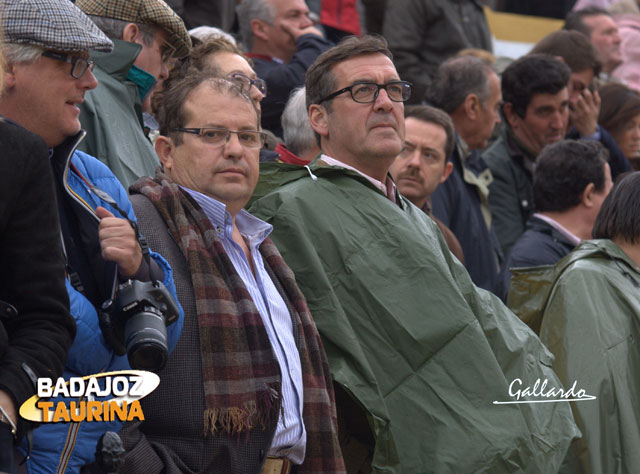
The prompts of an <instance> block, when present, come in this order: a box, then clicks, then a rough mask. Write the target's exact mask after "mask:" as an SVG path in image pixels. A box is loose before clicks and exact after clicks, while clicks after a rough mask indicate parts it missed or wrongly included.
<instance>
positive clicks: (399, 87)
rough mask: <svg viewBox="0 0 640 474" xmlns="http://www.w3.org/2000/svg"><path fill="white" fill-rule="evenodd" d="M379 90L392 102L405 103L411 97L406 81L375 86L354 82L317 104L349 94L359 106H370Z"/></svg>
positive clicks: (408, 84)
mask: <svg viewBox="0 0 640 474" xmlns="http://www.w3.org/2000/svg"><path fill="white" fill-rule="evenodd" d="M380 89H384V90H385V91H386V92H387V95H388V96H389V99H390V100H392V101H394V102H406V101H407V100H409V97H411V83H410V82H407V81H390V82H387V83H385V84H376V83H375V82H356V83H355V84H351V85H350V86H348V87H345V88H344V89H340V90H339V91H335V92H333V93H331V94H329V95H328V96H326V97H324V98H323V99H320V100H319V101H318V104H321V103H322V102H326V101H327V100H331V99H333V98H334V97H336V96H338V95H340V94H344V93H345V92H349V93H350V94H351V98H352V99H353V100H354V101H355V102H358V103H359V104H370V103H372V102H375V101H376V100H377V99H378V95H379V94H380Z"/></svg>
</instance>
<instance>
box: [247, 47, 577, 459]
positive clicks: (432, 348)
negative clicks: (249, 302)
mask: <svg viewBox="0 0 640 474" xmlns="http://www.w3.org/2000/svg"><path fill="white" fill-rule="evenodd" d="M306 90H307V106H308V112H309V119H310V121H311V126H312V128H313V129H314V131H315V133H316V135H317V136H318V137H319V143H320V148H321V150H322V154H321V155H320V156H319V157H318V158H316V160H315V161H313V162H312V163H311V164H309V165H308V166H305V167H292V166H287V165H282V164H277V163H263V164H261V181H262V182H261V185H262V186H263V187H269V186H272V189H273V190H272V191H271V192H268V193H267V194H266V195H265V196H264V197H262V198H260V199H258V200H256V201H255V202H254V203H253V205H252V206H251V207H250V210H251V212H252V213H255V215H257V216H259V217H260V218H261V219H264V220H265V221H267V222H268V223H270V224H271V225H273V226H274V231H273V234H272V235H273V240H274V242H275V243H276V245H277V246H278V248H279V249H280V251H281V252H282V256H283V257H284V259H285V261H287V263H288V264H289V265H290V266H291V268H292V270H293V271H294V273H295V275H296V279H297V281H298V282H299V284H300V288H301V290H302V292H303V293H304V295H305V296H306V298H307V301H308V303H309V308H310V309H311V312H312V314H313V315H314V319H315V321H316V324H317V327H318V330H319V331H320V334H321V336H322V338H323V342H324V344H325V347H326V348H327V356H328V359H329V365H330V367H331V370H332V376H333V380H334V388H335V393H336V409H337V414H338V420H339V426H340V433H339V434H340V441H341V447H342V450H343V455H344V459H345V464H346V466H347V471H348V472H371V471H372V470H373V471H375V472H478V471H483V472H505V471H506V470H523V471H524V470H528V471H532V472H556V471H557V470H558V468H559V467H560V464H561V462H562V460H563V458H564V456H565V453H566V451H567V448H568V446H569V443H570V442H571V440H572V439H573V438H574V437H575V436H577V435H578V430H577V429H576V426H575V423H574V421H573V418H572V415H571V411H570V409H569V408H568V407H567V406H566V405H565V404H560V403H538V404H530V405H512V404H507V405H505V404H494V401H508V400H511V399H512V398H511V397H510V391H509V386H510V384H512V383H513V382H512V381H513V380H517V379H519V380H520V382H522V383H523V384H524V386H526V385H533V384H534V383H535V381H536V380H537V379H541V380H545V379H546V380H547V381H548V384H549V385H550V386H557V387H560V386H561V385H560V382H559V380H558V378H557V377H556V375H555V374H554V373H553V371H552V370H551V369H550V368H549V362H550V361H551V355H550V354H549V352H548V351H547V350H546V349H545V347H544V346H543V345H542V344H541V343H540V340H539V339H538V338H537V337H536V335H535V334H534V333H533V332H531V330H529V329H528V328H527V327H526V326H525V325H524V324H523V323H522V322H521V321H520V320H518V318H517V317H516V316H514V315H513V314H512V313H511V312H510V311H509V310H508V309H507V308H506V307H505V306H504V305H503V304H502V303H501V302H500V300H499V299H498V298H496V297H495V296H493V295H492V294H490V293H488V292H487V291H485V290H482V289H480V288H478V287H476V286H475V285H474V284H473V282H472V281H471V279H470V277H469V274H468V273H467V271H466V270H465V269H464V267H463V266H462V264H461V263H460V262H459V261H458V260H456V259H455V258H453V257H452V255H451V252H450V251H449V249H448V248H447V246H446V243H445V240H444V238H443V237H442V234H441V233H440V231H439V230H438V227H437V226H436V224H435V223H434V222H433V220H431V219H430V218H429V217H428V216H427V215H426V214H425V213H424V212H422V211H421V210H420V209H419V208H417V207H416V206H415V205H413V204H412V203H411V202H410V201H409V200H407V199H406V198H405V197H403V196H402V195H401V194H399V193H398V191H397V189H396V186H395V184H394V182H393V180H392V179H391V177H390V175H389V174H388V171H389V168H390V166H391V163H392V162H393V160H394V159H395V158H396V156H397V155H398V154H399V153H400V152H401V150H402V149H403V146H405V123H404V117H403V111H404V104H403V102H405V101H406V100H407V99H409V96H410V93H411V85H410V84H409V83H407V82H404V81H402V80H401V79H400V77H399V75H398V73H397V71H396V69H395V67H394V65H393V62H392V57H391V53H390V52H389V50H388V48H387V44H386V42H385V41H384V39H382V38H376V37H370V36H365V37H363V38H355V37H352V38H348V39H346V40H344V41H343V42H342V43H340V44H339V45H337V46H336V47H335V48H332V49H330V50H328V51H327V52H325V53H323V54H322V55H321V56H319V57H318V59H317V60H316V62H315V63H314V64H313V65H312V66H311V67H310V68H309V70H308V72H307V78H306ZM506 466H509V468H506Z"/></svg>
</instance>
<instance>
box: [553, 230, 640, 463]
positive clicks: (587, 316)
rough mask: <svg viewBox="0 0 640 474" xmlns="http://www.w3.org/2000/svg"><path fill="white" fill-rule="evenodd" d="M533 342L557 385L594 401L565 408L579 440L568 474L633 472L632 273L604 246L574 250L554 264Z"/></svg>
mask: <svg viewBox="0 0 640 474" xmlns="http://www.w3.org/2000/svg"><path fill="white" fill-rule="evenodd" d="M555 272H556V274H557V275H559V277H558V278H557V279H556V280H555V283H554V285H553V287H552V288H553V289H552V291H551V294H550V297H549V300H548V303H547V304H546V306H543V307H542V308H541V309H543V310H544V317H543V320H542V327H541V331H540V336H541V338H542V341H543V342H544V343H545V344H547V346H548V347H549V349H550V350H551V351H552V352H553V353H554V354H555V357H556V359H555V362H554V364H553V368H554V370H555V371H556V373H557V374H558V376H559V377H560V379H561V380H562V381H563V383H564V384H565V386H570V385H572V384H573V382H574V381H577V384H576V386H577V387H578V388H582V389H584V390H585V392H586V393H587V394H589V395H595V396H596V397H597V401H581V402H572V408H573V413H574V415H575V418H576V422H577V423H578V426H579V427H580V429H581V431H582V433H583V435H584V437H583V438H582V439H581V440H578V441H576V442H575V443H574V444H573V446H572V448H571V456H570V458H571V460H572V466H571V469H570V470H571V471H572V472H576V473H582V472H586V473H594V474H595V473H603V474H609V473H629V474H630V473H638V472H640V347H638V341H640V267H638V265H636V264H635V263H634V262H633V261H632V260H631V259H630V258H629V257H628V256H627V255H626V254H625V253H624V252H623V251H622V250H621V249H620V247H618V246H617V245H615V244H614V243H613V242H611V241H609V240H594V241H587V242H584V243H582V244H581V245H580V246H579V247H578V248H577V249H576V250H575V251H574V252H573V253H571V254H570V255H568V256H567V257H565V258H564V259H563V260H561V261H560V262H558V264H557V265H556V267H555Z"/></svg>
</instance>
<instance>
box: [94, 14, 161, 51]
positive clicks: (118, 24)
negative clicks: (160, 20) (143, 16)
mask: <svg viewBox="0 0 640 474" xmlns="http://www.w3.org/2000/svg"><path fill="white" fill-rule="evenodd" d="M87 16H88V17H89V18H91V21H93V22H94V23H95V24H96V26H97V27H98V28H100V29H101V30H102V32H103V33H104V34H105V35H107V36H108V37H109V38H111V39H114V38H115V39H122V35H123V33H124V28H125V26H127V25H128V24H129V23H132V22H131V21H124V20H117V19H115V18H107V17H106V16H97V15H87ZM136 25H137V26H138V29H139V30H140V33H141V34H142V42H143V43H144V44H145V45H147V46H151V45H152V44H153V42H154V41H155V39H156V34H157V32H158V27H156V26H154V25H147V24H143V23H136Z"/></svg>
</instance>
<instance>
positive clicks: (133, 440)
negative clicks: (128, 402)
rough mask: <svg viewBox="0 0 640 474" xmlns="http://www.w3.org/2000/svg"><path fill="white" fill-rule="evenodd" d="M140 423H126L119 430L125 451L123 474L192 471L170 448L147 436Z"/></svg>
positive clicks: (177, 473) (167, 473)
mask: <svg viewBox="0 0 640 474" xmlns="http://www.w3.org/2000/svg"><path fill="white" fill-rule="evenodd" d="M141 424H142V422H135V423H126V424H125V425H124V427H123V428H122V430H121V431H120V437H121V438H122V442H123V445H124V449H125V450H126V452H127V456H126V459H125V465H124V466H123V467H122V471H121V472H122V473H123V474H127V473H132V474H133V473H138V472H144V473H146V474H161V473H162V474H192V472H193V471H192V470H191V469H190V468H189V467H188V466H187V465H186V464H185V463H184V462H182V460H181V459H180V458H179V457H178V456H177V455H176V454H175V453H174V452H173V451H172V450H171V449H169V448H168V447H167V446H166V445H164V444H161V443H155V442H153V441H151V440H150V439H149V438H147V437H146V436H145V435H144V433H143V432H142V431H141V430H140V426H141Z"/></svg>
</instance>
